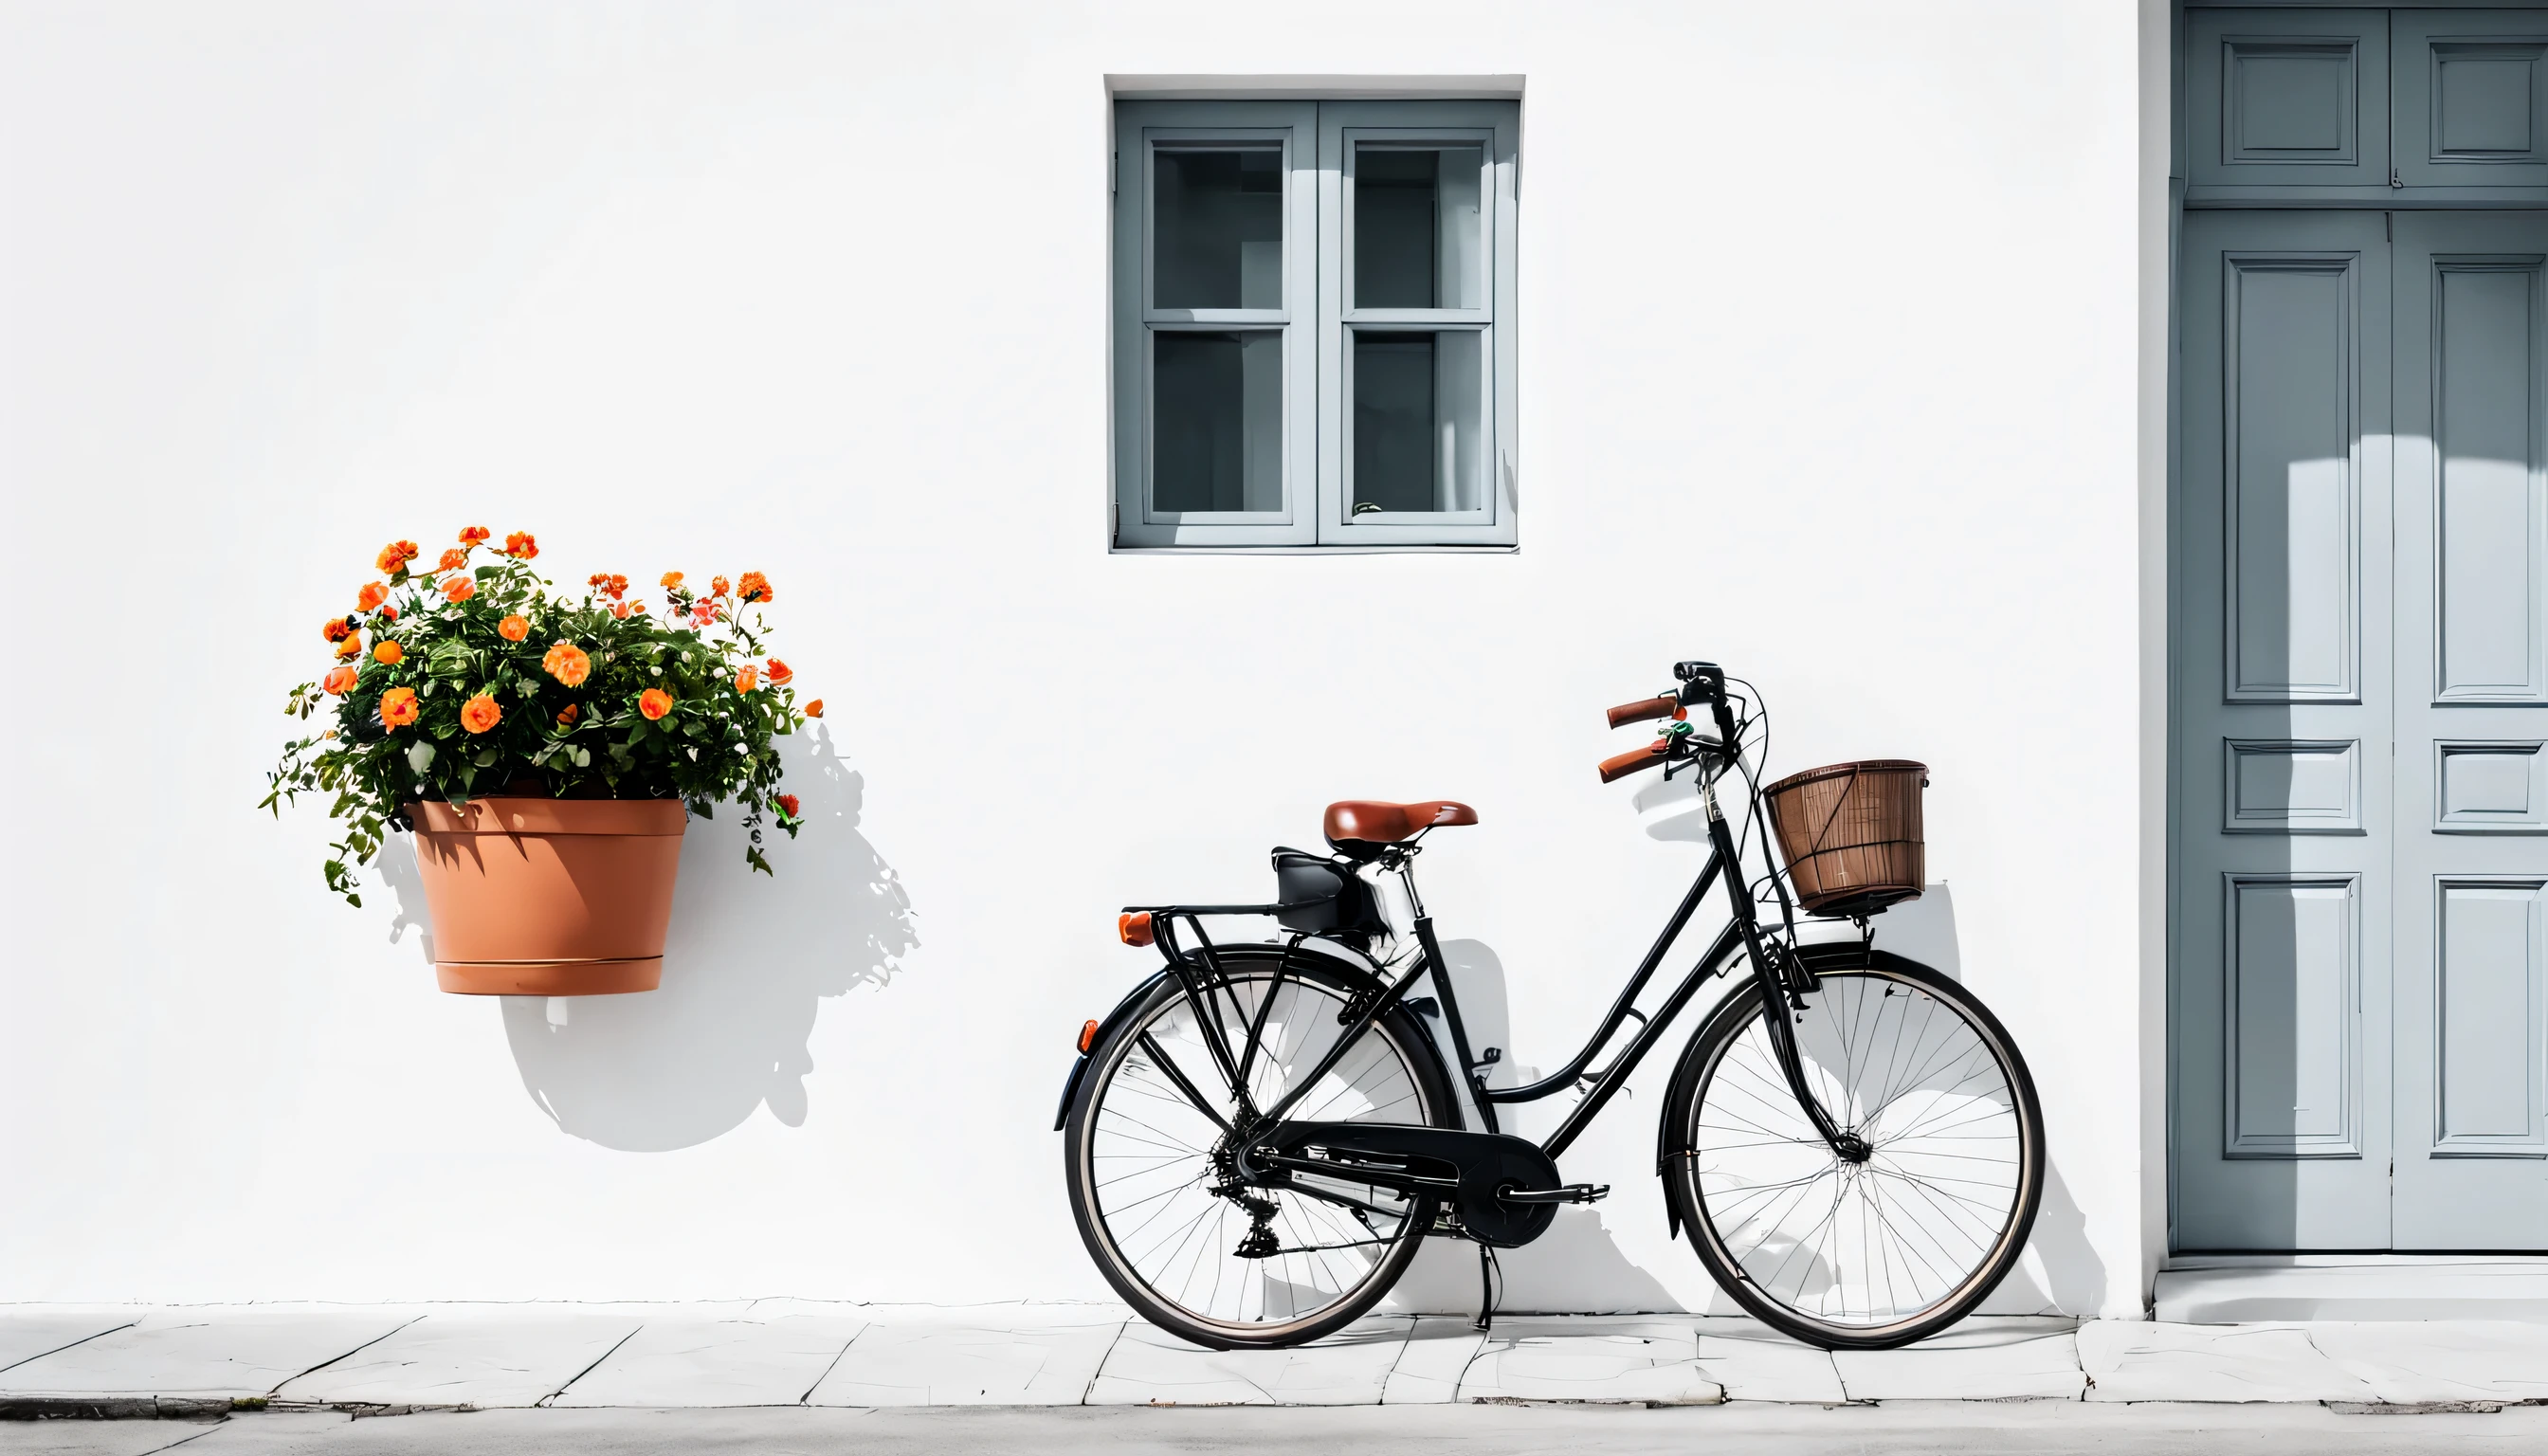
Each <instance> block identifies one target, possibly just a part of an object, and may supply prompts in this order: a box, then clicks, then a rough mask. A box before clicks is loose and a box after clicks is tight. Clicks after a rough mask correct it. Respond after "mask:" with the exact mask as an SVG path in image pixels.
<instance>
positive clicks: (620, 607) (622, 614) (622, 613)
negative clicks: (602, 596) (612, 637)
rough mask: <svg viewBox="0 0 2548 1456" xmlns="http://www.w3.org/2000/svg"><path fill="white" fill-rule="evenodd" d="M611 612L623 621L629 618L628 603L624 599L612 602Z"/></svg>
mask: <svg viewBox="0 0 2548 1456" xmlns="http://www.w3.org/2000/svg"><path fill="white" fill-rule="evenodd" d="M610 614H611V615H612V616H614V617H617V618H618V619H619V620H621V621H623V622H624V621H626V620H628V603H627V602H624V601H614V602H612V603H610Z"/></svg>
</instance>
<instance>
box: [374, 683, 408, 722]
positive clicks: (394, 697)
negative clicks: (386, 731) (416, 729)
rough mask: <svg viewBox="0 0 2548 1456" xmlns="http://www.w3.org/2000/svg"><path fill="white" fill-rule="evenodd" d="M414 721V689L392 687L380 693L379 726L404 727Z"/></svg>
mask: <svg viewBox="0 0 2548 1456" xmlns="http://www.w3.org/2000/svg"><path fill="white" fill-rule="evenodd" d="M414 721H415V689H414V688H412V687H393V688H391V689H390V690H389V691H387V692H384V693H382V694H381V726H383V727H385V728H404V727H406V726H407V725H408V724H409V723H412V722H414Z"/></svg>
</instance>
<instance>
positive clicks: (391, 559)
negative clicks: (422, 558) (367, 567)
mask: <svg viewBox="0 0 2548 1456" xmlns="http://www.w3.org/2000/svg"><path fill="white" fill-rule="evenodd" d="M420 549H421V548H419V547H418V546H417V545H416V544H415V543H414V542H413V541H392V542H391V543H390V544H388V545H387V546H384V547H382V548H381V554H380V555H379V556H377V557H375V558H374V559H373V562H372V564H373V565H374V566H377V567H379V568H380V569H381V570H382V571H385V572H395V571H399V570H401V569H403V568H405V567H406V566H407V564H408V563H409V562H410V561H413V560H415V554H416V552H417V551H418V550H420Z"/></svg>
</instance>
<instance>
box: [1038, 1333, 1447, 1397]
mask: <svg viewBox="0 0 2548 1456" xmlns="http://www.w3.org/2000/svg"><path fill="white" fill-rule="evenodd" d="M1414 1324H1415V1320H1414V1318H1413V1317H1411V1316H1403V1315H1402V1316H1389V1317H1385V1318H1382V1319H1364V1320H1360V1321H1357V1322H1356V1323H1353V1324H1350V1325H1347V1326H1346V1327H1345V1328H1343V1329H1341V1330H1338V1331H1337V1332H1336V1333H1334V1334H1331V1335H1329V1336H1327V1337H1326V1338H1324V1339H1321V1340H1319V1341H1317V1342H1316V1343H1314V1344H1307V1345H1301V1346H1298V1347H1297V1348H1293V1349H1288V1350H1207V1349H1204V1348H1201V1347H1200V1346H1197V1345H1190V1344H1188V1343H1186V1342H1185V1341H1184V1340H1181V1339H1179V1338H1177V1337H1176V1336H1175V1335H1172V1334H1170V1333H1168V1332H1167V1331H1166V1330H1164V1329H1161V1328H1159V1327H1158V1326H1156V1325H1154V1324H1151V1323H1149V1322H1148V1321H1146V1320H1140V1319H1136V1320H1134V1321H1132V1322H1131V1323H1129V1324H1127V1325H1125V1326H1124V1334H1123V1337H1122V1338H1121V1339H1118V1340H1116V1341H1115V1347H1114V1348H1113V1349H1112V1350H1110V1351H1108V1352H1107V1355H1106V1362H1105V1364H1104V1365H1103V1366H1101V1367H1100V1368H1099V1369H1098V1372H1097V1380H1096V1383H1095V1384H1093V1385H1091V1386H1090V1387H1089V1389H1088V1404H1089V1405H1091V1406H1377V1405H1379V1404H1380V1401H1381V1393H1382V1391H1383V1388H1384V1387H1386V1386H1387V1384H1388V1382H1389V1375H1390V1371H1391V1370H1393V1369H1394V1368H1396V1366H1397V1364H1398V1356H1399V1353H1400V1351H1402V1350H1404V1349H1405V1348H1406V1347H1407V1337H1408V1335H1409V1333H1410V1331H1411V1330H1412V1329H1413V1327H1414Z"/></svg>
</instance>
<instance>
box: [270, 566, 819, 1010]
mask: <svg viewBox="0 0 2548 1456" xmlns="http://www.w3.org/2000/svg"><path fill="white" fill-rule="evenodd" d="M490 540H491V536H490V533H489V532H488V530H487V529H486V528H485V527H483V526H471V527H469V528H468V529H467V530H464V531H462V532H461V533H460V539H459V544H458V545H456V546H453V547H451V548H449V549H447V550H445V551H444V552H443V553H442V555H441V557H440V558H439V560H438V561H437V562H436V564H435V565H434V566H433V568H432V569H431V570H418V569H416V567H415V565H414V563H415V562H416V561H417V558H418V551H417V547H416V545H415V543H414V542H412V541H393V542H391V543H390V544H389V545H388V546H385V547H383V548H382V550H381V554H380V556H379V558H378V560H377V562H376V563H375V565H376V566H377V567H378V568H379V571H380V574H381V576H380V580H377V581H374V582H371V583H369V584H368V585H366V586H364V587H363V588H362V589H361V590H360V591H359V592H356V593H355V598H354V610H353V611H351V612H349V613H347V614H345V615H343V616H337V617H330V618H329V619H328V620H327V621H326V622H325V623H324V624H323V628H322V630H323V635H324V637H325V640H326V642H327V644H328V647H329V650H330V651H331V652H333V653H334V655H335V660H336V665H335V666H334V667H333V668H331V669H330V670H329V671H328V672H327V674H326V675H325V676H324V677H322V678H321V679H319V680H318V682H316V683H302V684H301V685H300V686H298V687H295V688H294V689H292V696H291V699H290V701H289V703H288V704H287V705H286V708H285V711H286V712H288V713H290V714H291V715H293V716H295V717H299V718H302V719H304V720H308V719H311V718H313V717H314V716H316V717H318V718H320V719H321V720H322V721H326V722H327V723H328V724H329V726H327V727H326V728H325V729H323V730H322V731H320V732H318V733H316V734H314V735H312V736H310V737H306V738H302V739H299V740H297V741H295V742H293V743H290V744H287V745H285V747H284V751H283V759H282V762H281V763H279V764H278V765H276V767H275V769H274V772H273V773H272V774H270V775H269V787H270V790H271V791H270V792H268V793H267V794H266V796H265V799H264V801H263V803H261V804H260V805H259V807H261V808H265V809H268V810H271V811H273V812H275V813H277V814H278V815H279V814H280V813H281V812H282V809H281V805H282V804H283V803H284V802H285V801H287V800H294V799H297V798H298V797H299V796H300V795H301V794H303V793H305V792H318V793H326V794H329V795H332V798H331V801H330V803H329V806H328V813H329V814H330V815H331V816H332V817H334V818H336V819H337V820H340V821H342V824H343V828H344V837H343V838H342V839H341V840H339V841H337V842H336V843H335V844H334V845H332V846H330V847H329V848H330V850H331V851H332V853H331V855H330V856H329V858H328V859H327V861H326V863H325V865H324V870H325V873H326V880H327V888H328V889H330V890H331V891H334V892H335V893H337V894H340V895H342V896H344V897H345V900H346V903H348V904H351V905H356V906H359V905H361V904H362V903H363V901H362V895H361V893H360V888H361V886H360V883H359V881H358V880H357V879H356V877H355V872H354V871H355V866H357V865H363V864H366V863H369V862H370V860H371V859H372V857H373V856H374V855H376V854H378V853H379V852H380V848H381V845H382V842H383V839H384V837H385V836H386V835H387V833H388V832H389V831H390V830H394V829H399V830H410V831H412V832H413V833H414V834H415V838H416V846H415V849H416V864H417V867H418V869H419V870H420V872H421V876H422V879H423V882H424V893H425V901H426V904H427V906H428V908H429V909H430V911H431V913H432V917H433V931H434V944H433V949H434V971H435V975H436V977H437V979H438V980H439V981H440V982H441V986H442V989H444V990H446V991H457V992H462V993H465V994H472V995H530V996H582V995H606V994H612V993H618V992H626V991H648V990H653V989H654V988H655V986H656V985H657V983H658V982H659V981H660V980H661V978H662V975H663V968H664V934H665V930H666V927H667V925H668V924H669V923H670V921H671V918H672V908H673V880H674V875H675V873H676V871H677V870H678V869H679V867H680V864H681V847H682V832H683V828H684V827H685V826H686V824H687V822H688V817H689V815H691V814H696V815H698V816H700V817H701V818H707V817H709V816H710V815H711V814H713V812H714V809H715V805H716V804H717V803H718V802H719V801H721V800H733V801H736V802H739V803H740V804H741V805H742V807H743V815H744V819H743V822H744V824H745V826H746V828H747V830H748V837H747V842H746V844H745V847H744V859H745V860H746V861H748V862H749V863H750V864H751V865H752V867H753V868H755V869H758V870H760V871H762V872H763V873H769V872H770V862H769V861H768V860H766V859H764V858H763V856H762V852H761V851H762V826H763V824H764V822H765V817H766V816H774V817H775V818H776V821H777V824H778V827H779V828H780V829H783V830H785V831H786V832H787V834H788V835H789V836H790V837H791V838H792V837H793V836H794V835H795V833H796V831H797V828H798V826H799V825H800V824H801V823H802V821H801V820H800V819H799V818H798V817H797V802H796V799H795V797H794V796H793V795H791V794H785V793H781V792H779V791H778V789H779V774H780V770H779V764H778V755H777V751H776V748H775V746H774V745H775V741H776V740H777V739H778V738H780V737H782V736H784V735H786V734H788V733H791V732H794V731H795V730H796V729H798V728H800V727H802V726H804V723H805V720H806V719H808V718H819V717H821V716H822V715H823V703H822V699H820V698H816V699H814V700H813V701H811V702H808V703H806V704H804V705H803V706H802V707H801V708H800V707H799V706H798V705H797V703H796V689H795V685H794V674H793V673H792V672H790V671H789V669H788V667H787V665H786V664H785V663H783V662H781V661H779V660H778V659H777V658H774V657H769V656H768V655H767V649H766V648H765V646H764V645H763V641H764V637H765V635H766V632H767V627H766V626H765V624H764V623H763V620H762V609H763V608H764V607H766V606H768V605H769V603H770V601H771V599H772V592H771V587H770V581H769V579H768V578H767V577H764V576H763V575H762V574H761V573H759V572H746V573H744V574H743V575H742V576H741V577H740V578H738V579H737V580H736V581H735V582H734V583H732V584H731V585H729V584H728V582H727V581H726V579H725V578H723V577H717V578H715V579H714V580H712V581H710V582H709V583H708V584H707V587H706V589H705V590H704V591H701V590H699V589H698V588H696V587H693V586H691V585H689V584H688V583H687V581H686V579H685V578H684V577H683V575H682V573H680V572H670V573H667V574H666V575H665V576H664V578H663V579H662V586H663V591H664V610H663V612H662V613H661V614H660V615H659V614H658V613H656V612H655V611H653V610H652V609H650V608H649V607H648V605H647V604H646V602H644V601H643V600H639V599H633V598H631V597H630V595H629V592H628V579H627V578H626V577H623V576H615V575H611V574H607V573H604V574H600V575H596V576H594V577H592V579H591V580H590V581H588V582H587V583H586V584H585V592H584V594H583V595H582V596H581V597H580V598H579V597H569V596H565V595H562V594H560V593H558V592H556V591H555V589H554V588H553V587H552V586H551V585H550V584H549V583H548V582H547V581H546V580H545V579H543V578H541V577H540V576H539V575H538V574H537V573H535V572H534V571H533V570H532V568H531V562H532V560H533V559H534V558H536V557H537V556H538V555H539V554H540V549H539V543H538V542H537V541H536V540H534V539H533V538H532V536H531V534H530V533H529V532H527V531H515V532H513V533H512V534H511V535H509V536H506V537H505V538H504V544H503V546H502V548H501V550H500V551H499V550H498V549H496V548H495V547H493V546H492V545H490V544H489V543H490ZM482 551H483V552H485V553H486V555H485V556H484V558H483V559H482V557H481V555H480V553H481V552H482Z"/></svg>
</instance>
